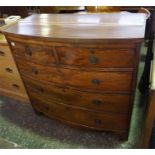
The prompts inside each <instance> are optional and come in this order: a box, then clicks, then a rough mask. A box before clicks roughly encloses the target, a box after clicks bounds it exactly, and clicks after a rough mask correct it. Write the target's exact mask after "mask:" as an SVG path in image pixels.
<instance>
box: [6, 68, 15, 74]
mask: <svg viewBox="0 0 155 155" xmlns="http://www.w3.org/2000/svg"><path fill="white" fill-rule="evenodd" d="M5 70H6V71H7V72H8V73H13V70H12V69H11V68H5Z"/></svg>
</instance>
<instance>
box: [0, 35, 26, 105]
mask: <svg viewBox="0 0 155 155" xmlns="http://www.w3.org/2000/svg"><path fill="white" fill-rule="evenodd" d="M0 36H1V40H0V95H4V96H7V97H11V98H14V99H17V100H20V101H23V103H28V102H29V99H28V96H27V93H26V91H25V87H24V85H23V82H22V80H21V78H20V75H19V72H18V70H17V67H16V64H15V62H14V59H13V57H12V54H11V51H10V48H9V46H8V44H7V42H6V39H5V37H3V35H2V34H0Z"/></svg>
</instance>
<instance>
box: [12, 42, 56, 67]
mask: <svg viewBox="0 0 155 155" xmlns="http://www.w3.org/2000/svg"><path fill="white" fill-rule="evenodd" d="M11 45H12V46H11V47H12V50H13V53H14V54H15V55H19V56H21V57H22V58H23V59H25V60H28V61H31V62H35V63H40V64H44V65H52V64H53V63H55V59H54V54H53V47H52V46H43V45H39V44H24V43H18V42H11Z"/></svg>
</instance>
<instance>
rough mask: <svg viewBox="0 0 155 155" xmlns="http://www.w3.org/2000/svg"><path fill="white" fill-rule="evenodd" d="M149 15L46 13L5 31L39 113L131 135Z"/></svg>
mask: <svg viewBox="0 0 155 155" xmlns="http://www.w3.org/2000/svg"><path fill="white" fill-rule="evenodd" d="M108 17H109V18H108ZM110 17H111V18H110ZM145 17H146V16H145V14H142V13H138V14H130V13H116V14H115V13H113V14H101V15H99V14H87V15H84V14H83V15H80V14H74V15H48V14H43V15H33V16H30V17H28V18H26V19H25V20H23V21H21V22H20V23H18V24H17V25H15V26H12V27H11V28H9V29H7V30H5V31H4V34H5V35H6V38H7V40H8V43H9V45H10V48H11V50H12V53H13V56H14V59H15V61H16V63H17V66H18V69H19V72H20V74H21V77H22V79H23V81H24V83H25V86H26V89H27V92H28V95H29V97H30V100H31V103H32V106H33V108H34V109H35V111H37V112H41V113H43V114H45V115H47V116H49V117H51V118H56V119H58V120H60V121H62V122H65V123H68V124H71V125H74V126H78V127H83V128H89V129H94V130H101V131H102V130H105V131H113V132H116V133H118V134H120V135H124V136H126V138H127V135H128V131H129V126H130V118H131V112H132V105H133V99H134V92H135V86H136V75H137V67H138V61H139V47H140V43H141V41H142V38H143V36H144V30H145V20H146V19H145ZM136 19H139V21H136ZM126 20H127V22H126Z"/></svg>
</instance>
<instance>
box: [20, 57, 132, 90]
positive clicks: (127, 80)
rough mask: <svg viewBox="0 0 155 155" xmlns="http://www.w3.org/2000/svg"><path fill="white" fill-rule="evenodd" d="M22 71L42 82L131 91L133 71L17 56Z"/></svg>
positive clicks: (84, 87)
mask: <svg viewBox="0 0 155 155" xmlns="http://www.w3.org/2000/svg"><path fill="white" fill-rule="evenodd" d="M17 63H18V64H19V65H18V66H19V69H20V72H21V73H22V74H23V75H24V76H27V77H31V78H33V79H37V80H40V81H42V82H54V83H59V84H61V85H68V86H72V87H77V88H83V89H93V90H94V91H116V92H117V91H127V92H128V91H130V90H131V82H132V72H107V71H104V72H95V71H90V72H88V71H83V70H72V69H62V68H56V67H48V66H41V65H38V64H34V63H30V62H25V61H21V60H20V59H19V58H17Z"/></svg>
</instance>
